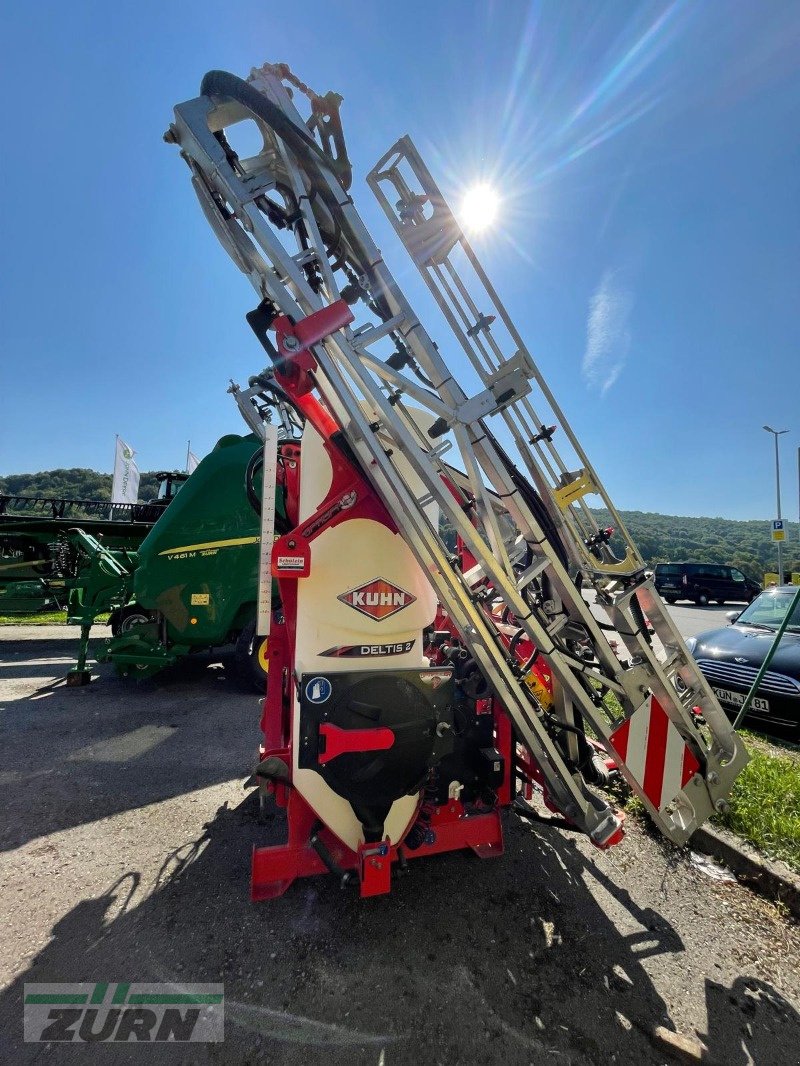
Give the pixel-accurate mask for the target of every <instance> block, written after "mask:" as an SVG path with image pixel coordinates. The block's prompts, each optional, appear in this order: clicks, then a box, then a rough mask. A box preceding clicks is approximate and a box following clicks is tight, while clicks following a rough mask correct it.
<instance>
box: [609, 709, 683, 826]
mask: <svg viewBox="0 0 800 1066" xmlns="http://www.w3.org/2000/svg"><path fill="white" fill-rule="evenodd" d="M611 743H612V744H613V746H614V750H615V751H616V752H617V754H618V755H619V757H620V759H622V761H623V762H624V763H625V764H626V766H627V767H628V770H629V771H630V773H631V774H632V775H633V777H634V778H635V779H636V781H638V783H639V784H640V786H641V788H642V791H643V792H644V794H645V796H647V798H648V799H649V800H650V802H651V803H652V804H653V806H654V807H655V808H656V809H657V810H659V811H663V810H664V808H665V807H666V806H667V805H668V804H669V803H671V802H672V800H674V799H675V797H676V796H677V795H678V793H679V792H680V791H681V789H683V787H684V786H685V785H686V784H687V782H689V781H690V780H691V779H692V777H693V775H694V774H696V773H697V771H698V770H699V769H700V764H699V763H698V761H697V759H696V758H695V757H694V755H693V754H692V752H691V750H690V749H689V748H688V747H687V745H686V742H685V741H684V739H683V737H682V736H681V735H680V733H679V732H678V730H677V729H676V728H675V726H674V725H673V724H672V722H671V721H670V720H669V718H668V717H667V714H666V712H665V711H664V708H663V707H662V706H661V704H660V703H659V702H658V700H657V699H656V698H655V696H652V695H651V696H649V697H648V698H647V700H645V702H644V703H643V704H642V706H641V707H639V708H638V709H637V710H635V711H634V712H633V714H632V715H631V716H630V718H628V720H627V721H625V722H623V723H622V725H621V726H620V727H619V729H616V730H615V731H614V732H613V733H612V734H611Z"/></svg>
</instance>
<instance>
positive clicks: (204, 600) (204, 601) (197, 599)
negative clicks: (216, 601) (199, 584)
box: [191, 592, 211, 607]
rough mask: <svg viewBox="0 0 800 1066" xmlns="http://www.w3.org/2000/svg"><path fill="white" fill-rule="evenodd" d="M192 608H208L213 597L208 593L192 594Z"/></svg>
mask: <svg viewBox="0 0 800 1066" xmlns="http://www.w3.org/2000/svg"><path fill="white" fill-rule="evenodd" d="M191 602H192V607H208V605H209V603H210V602H211V597H210V595H209V594H208V593H207V592H193V593H192V601H191Z"/></svg>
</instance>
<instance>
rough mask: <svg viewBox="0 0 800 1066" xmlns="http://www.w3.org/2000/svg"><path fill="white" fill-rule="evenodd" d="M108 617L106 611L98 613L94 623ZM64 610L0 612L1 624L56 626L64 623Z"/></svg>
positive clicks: (99, 623) (100, 622) (96, 623)
mask: <svg viewBox="0 0 800 1066" xmlns="http://www.w3.org/2000/svg"><path fill="white" fill-rule="evenodd" d="M108 618H109V615H108V613H106V614H99V615H98V616H97V618H96V619H95V625H103V623H105V622H107V621H108ZM66 622H67V612H66V611H45V612H43V613H42V614H0V625H3V626H57V625H66Z"/></svg>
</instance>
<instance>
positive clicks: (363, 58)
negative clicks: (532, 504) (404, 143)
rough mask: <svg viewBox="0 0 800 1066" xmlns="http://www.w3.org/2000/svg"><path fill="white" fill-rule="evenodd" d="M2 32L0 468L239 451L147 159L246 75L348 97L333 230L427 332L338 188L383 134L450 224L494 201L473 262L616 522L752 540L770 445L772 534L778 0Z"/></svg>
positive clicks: (210, 326)
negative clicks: (256, 73) (273, 71)
mask: <svg viewBox="0 0 800 1066" xmlns="http://www.w3.org/2000/svg"><path fill="white" fill-rule="evenodd" d="M2 27H3V31H4V32H3V38H4V40H5V41H6V42H7V48H6V49H5V50H4V51H5V55H4V61H3V65H2V68H0V85H2V91H3V100H4V103H5V113H6V116H7V123H6V129H7V132H6V138H7V140H6V147H7V149H9V150H8V151H6V152H5V153H4V157H5V158H4V162H3V164H2V167H3V179H2V180H3V189H4V208H3V211H2V212H1V213H0V229H1V230H2V232H1V233H0V237H1V238H2V239H1V240H0V285H2V317H0V347H1V348H2V360H1V361H0V387H2V395H3V403H2V408H0V474H3V473H19V472H23V471H34V470H40V469H47V468H51V467H56V466H89V467H94V468H95V469H101V470H109V469H110V467H111V462H112V454H113V444H114V434H115V433H119V434H120V435H121V436H123V437H124V438H125V440H127V441H128V442H129V443H130V444H132V445H133V446H134V447H135V448H136V450H137V453H138V460H139V464H140V466H141V468H142V469H154V468H163V467H166V466H171V465H175V466H181V465H182V464H183V461H184V457H185V452H186V440H187V438H191V440H192V447H193V450H194V451H196V452H198V453H199V454H201V455H202V454H205V452H206V451H208V450H209V449H210V448H211V447H212V446H213V444H214V442H215V440H216V439H217V437H219V436H220V435H221V434H223V433H226V432H240V431H241V429H242V424H241V423H240V420H239V417H238V415H237V413H236V409H235V407H234V405H233V403H232V401H231V399H230V397H228V396H226V394H225V389H226V387H227V384H228V378H229V377H234V378H235V379H237V380H239V381H245V380H246V378H247V377H248V376H249V375H250V374H252V373H254V372H255V371H257V370H259V369H260V368H261V366H262V363H263V360H262V353H261V349H260V348H259V347H258V345H257V344H256V342H255V340H254V339H253V338H252V335H251V334H250V331H249V329H248V328H247V326H246V324H245V322H244V314H245V312H246V311H248V310H249V309H250V308H251V307H252V306H253V302H254V301H253V295H252V290H251V289H250V287H249V285H248V284H247V282H246V281H245V280H244V279H243V278H242V276H241V275H240V274H239V272H238V271H237V270H236V269H235V268H234V267H233V265H232V264H231V263H230V261H229V260H228V258H227V256H226V254H225V253H224V252H223V251H222V249H221V248H220V247H219V246H218V245H217V243H216V241H215V238H214V237H213V235H212V234H211V231H210V229H209V227H208V225H207V223H206V222H205V220H204V219H203V217H202V215H201V213H200V211H199V208H198V206H197V204H196V202H195V199H194V195H193V193H192V191H191V188H190V185H189V178H188V171H187V169H186V167H185V165H184V164H183V163H182V162H181V160H180V159H179V157H178V154H177V151H176V150H175V149H174V148H170V147H168V146H166V145H164V144H163V143H162V141H161V135H162V133H163V131H164V129H165V128H166V127H167V125H168V123H169V121H170V118H171V114H172V106H173V104H175V103H177V102H179V101H182V100H186V99H189V98H191V97H193V96H195V95H196V93H197V91H198V89H199V83H200V79H201V77H202V75H203V74H204V73H205V71H206V70H208V69H211V68H213V67H221V68H223V69H228V70H231V71H233V72H235V73H238V74H240V75H242V76H246V75H247V73H248V72H249V70H250V67H251V66H253V65H259V64H261V63H262V62H264V61H266V60H269V61H285V62H288V63H289V64H290V66H291V67H292V69H293V70H295V71H296V72H297V73H298V74H299V75H300V77H302V78H303V79H304V80H305V81H307V82H308V83H309V84H310V85H312V86H313V87H314V88H315V89H316V90H317V91H319V92H325V91H326V90H327V89H335V90H336V91H338V92H340V93H341V94H342V95H343V96H344V99H345V102H344V105H343V110H342V116H343V121H344V124H345V133H346V136H347V140H348V145H349V150H350V155H351V158H352V160H353V162H354V165H355V174H356V179H355V182H354V190H353V191H354V196H355V198H356V203H357V206H358V207H359V209H360V210H361V213H362V215H363V217H364V218H365V221H366V222H367V225H368V226H370V228H371V229H373V232H374V234H375V236H376V238H377V240H378V243H379V244H380V245H381V246H382V248H383V250H384V253H385V255H386V258H387V260H388V262H389V264H390V266H391V267H392V268H393V269H394V271H395V273H396V275H397V277H398V278H399V279H400V281H401V283H402V284H403V285H404V286H405V288H406V292H407V295H408V296H409V298H410V299H411V301H412V303H415V304H418V305H419V307H420V309H421V311H422V312H423V317H424V309H425V307H426V306H427V304H426V302H425V300H424V299H423V298H422V283H421V281H419V280H418V277H417V275H416V272H415V271H414V270H413V268H412V267H411V266H410V262H409V261H408V260H407V258H406V256H405V252H404V251H403V250H402V248H401V247H400V246H399V245H398V244H397V242H396V240H395V238H394V236H393V235H392V234H391V233H390V231H389V228H388V225H387V224H386V223H385V222H384V220H383V216H382V215H380V214H379V209H378V207H377V205H375V204H374V201H373V198H372V196H371V194H370V192H369V191H368V189H367V188H366V186H365V184H364V180H363V179H364V175H365V174H366V172H367V170H368V169H369V168H370V167H371V166H372V164H373V163H374V162H375V161H376V160H377V159H378V157H379V156H380V155H382V154H383V152H384V151H385V150H386V149H387V148H388V147H389V145H390V144H391V143H393V141H394V140H395V139H396V138H397V137H398V136H399V135H400V134H402V133H410V134H411V136H412V137H413V138H414V140H415V141H416V143H417V145H418V146H419V148H420V149H421V151H422V153H423V155H424V156H425V158H426V159H427V161H428V163H429V165H430V166H431V169H432V170H433V171H434V173H435V174H436V175H437V176H438V177H439V179H440V184H442V186H443V187H444V188H445V190H446V191H447V192H448V193H449V194H451V195H452V197H453V198H454V199H456V200H457V199H458V198H459V197H460V196H461V194H462V193H463V191H464V189H465V187H467V186H469V185H470V184H472V183H474V182H476V181H489V182H491V183H493V184H494V185H495V186H496V188H497V189H498V191H499V193H500V195H501V197H502V207H503V209H502V218H501V221H500V224H499V226H498V228H497V229H496V230H494V231H492V232H491V234H489V235H488V236H486V237H484V238H482V239H481V241H480V242H479V251H480V254H481V255H482V258H483V259H484V263H485V265H486V266H487V268H488V270H489V272H490V275H491V277H492V278H493V280H494V282H495V285H496V287H497V288H498V290H499V292H500V294H501V297H502V298H503V299H504V300H505V301H506V303H507V305H508V306H509V309H510V310H511V313H512V315H513V317H514V318H515V320H516V322H517V324H518V326H519V327H520V329H521V331H522V333H523V335H524V336H525V338H526V340H527V341H528V344H529V347H530V348H531V351H532V352H533V354H534V357H535V358H536V359H537V361H538V362H539V364H540V366H541V368H542V370H543V372H544V374H545V376H546V377H547V378H548V381H549V382H550V384H551V386H552V388H553V390H554V391H555V393H556V395H557V397H558V398H559V400H560V402H561V403H562V406H563V407H564V408H565V411H566V413H567V415H568V416H569V417H570V419H571V421H572V424H573V427H574V428H575V430H576V431H577V433H578V435H579V437H580V438H581V439H582V441H583V443H584V445H585V447H586V449H587V451H588V453H589V455H590V456H591V458H592V460H593V461H594V463H595V465H596V466H597V467H598V469H599V471H600V473H601V476H602V477H603V478H604V480H605V482H606V484H607V486H608V488H609V490H610V491H611V494H612V497H613V498H614V499H615V501H616V503H617V504H618V505H619V506H621V507H623V508H636V509H641V510H651V511H661V512H666V513H677V514H696V515H725V516H728V517H734V518H754V517H761V518H771V517H772V516H773V511H774V487H775V486H774V468H773V465H772V463H773V452H772V439H771V437H769V436H768V435H767V434H766V433H765V432H764V431H763V429H762V428H761V427H762V425H763V424H764V423H765V422H768V423H769V424H771V425H773V426H774V427H775V428H779V429H783V428H787V429H789V430H790V431H791V432H790V433H788V434H787V435H786V436H785V437H783V438H782V445H781V448H782V461H783V474H784V477H783V493H784V514H785V515H787V514H788V515H789V516H790V517H791V518H793V519H795V518H797V507H798V503H797V496H798V489H797V480H798V472H797V447H798V445H800V410H799V408H798V396H800V359H798V308H800V299H798V277H799V271H798V266H799V265H800V263H799V262H798V260H799V259H800V251H798V249H800V195H799V194H800V188H799V186H800V151H798V144H799V136H800V135H799V133H798V131H799V130H800V123H798V118H800V114H799V112H800V68H799V67H798V64H797V62H796V57H797V55H798V49H800V6H798V4H797V3H793V2H787V3H782V2H780V0H768V2H749V0H739V2H737V3H736V4H735V5H734V4H729V3H727V2H722V0H719V2H704V3H686V2H682V0H678V2H673V3H627V2H623V0H614V2H610V0H609V2H607V3H602V2H600V0H546V2H539V3H533V4H531V3H527V2H517V0H502V2H494V3H486V2H482V3H471V2H468V0H461V2H455V3H450V2H436V0H428V2H426V3H417V2H407V3H404V4H402V5H398V4H396V3H383V2H381V0H376V2H373V3H369V4H367V3H363V2H339V3H330V2H328V3H314V2H307V3H302V2H295V3H294V4H291V5H286V4H280V5H279V4H270V3H248V2H242V3H238V2H236V0H232V2H231V3H229V4H225V5H220V4H219V3H213V4H212V3H210V2H208V0H196V2H194V3H191V4H189V3H170V2H169V0H162V2H161V3H158V4H154V3H149V2H147V0H139V2H137V3H135V4H133V3H127V2H120V3H114V4H109V3H86V2H81V0H74V2H71V3H69V4H61V3H58V4H55V3H38V4H36V5H31V4H28V3H20V2H16V3H11V4H8V2H7V3H6V4H5V5H4V7H3V15H2ZM8 44H10V45H11V47H8ZM432 332H433V333H434V334H435V336H436V337H437V339H439V340H440V341H446V342H447V341H448V338H446V337H445V335H444V331H443V330H441V329H440V328H439V326H438V323H435V324H434V328H433V329H432Z"/></svg>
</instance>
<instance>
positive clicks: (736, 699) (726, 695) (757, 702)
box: [711, 686, 769, 714]
mask: <svg viewBox="0 0 800 1066" xmlns="http://www.w3.org/2000/svg"><path fill="white" fill-rule="evenodd" d="M711 691H712V692H713V693H714V695H715V696H716V697H717V699H718V700H719V702H720V703H727V704H729V705H730V706H731V707H741V706H742V704H743V703H744V694H743V693H741V692H731V690H730V689H729V688H714V687H713V686H712V689H711ZM750 709H751V710H752V711H761V712H762V713H763V714H769V700H764V699H762V698H761V697H760V696H754V697H753V699H752V701H751V703H750Z"/></svg>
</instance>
